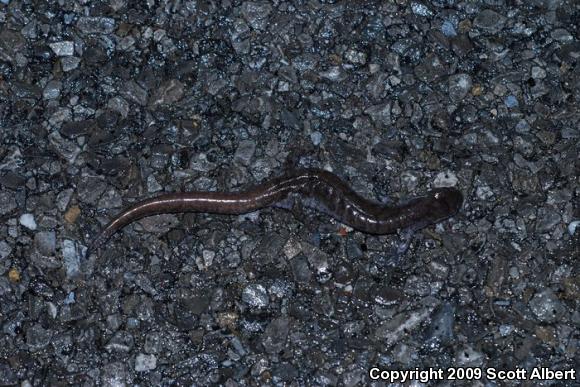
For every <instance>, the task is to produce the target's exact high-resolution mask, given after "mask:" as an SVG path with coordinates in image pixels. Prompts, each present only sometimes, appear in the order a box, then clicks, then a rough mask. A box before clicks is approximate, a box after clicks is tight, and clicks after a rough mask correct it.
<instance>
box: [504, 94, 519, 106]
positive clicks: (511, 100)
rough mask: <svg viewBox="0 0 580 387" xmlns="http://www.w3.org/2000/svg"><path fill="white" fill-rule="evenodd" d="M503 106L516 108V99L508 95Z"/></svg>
mask: <svg viewBox="0 0 580 387" xmlns="http://www.w3.org/2000/svg"><path fill="white" fill-rule="evenodd" d="M505 105H506V106H507V107H508V108H513V107H516V106H518V99H517V98H516V97H515V95H508V96H507V97H506V98H505Z"/></svg>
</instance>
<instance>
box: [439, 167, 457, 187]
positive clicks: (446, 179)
mask: <svg viewBox="0 0 580 387" xmlns="http://www.w3.org/2000/svg"><path fill="white" fill-rule="evenodd" d="M458 181H459V179H457V176H456V175H455V174H454V173H453V172H449V171H448V172H439V173H438V174H437V176H436V177H435V181H434V182H433V186H435V187H453V186H456V185H457V182H458Z"/></svg>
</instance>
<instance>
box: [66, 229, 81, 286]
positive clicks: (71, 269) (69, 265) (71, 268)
mask: <svg viewBox="0 0 580 387" xmlns="http://www.w3.org/2000/svg"><path fill="white" fill-rule="evenodd" d="M62 258H63V261H64V266H65V268H66V276H67V277H68V278H71V277H74V276H76V275H77V274H79V272H80V255H79V254H78V253H77V249H76V244H75V242H74V241H71V240H70V239H65V240H63V241H62Z"/></svg>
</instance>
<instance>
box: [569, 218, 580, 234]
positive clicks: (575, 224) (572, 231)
mask: <svg viewBox="0 0 580 387" xmlns="http://www.w3.org/2000/svg"><path fill="white" fill-rule="evenodd" d="M578 226H580V220H574V221H572V222H570V224H569V225H568V233H569V234H570V235H574V234H575V233H576V229H577V228H578Z"/></svg>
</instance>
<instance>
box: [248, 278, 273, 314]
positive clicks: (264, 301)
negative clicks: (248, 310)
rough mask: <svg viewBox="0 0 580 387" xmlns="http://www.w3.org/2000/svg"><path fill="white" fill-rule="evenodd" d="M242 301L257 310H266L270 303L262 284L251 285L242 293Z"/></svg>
mask: <svg viewBox="0 0 580 387" xmlns="http://www.w3.org/2000/svg"><path fill="white" fill-rule="evenodd" d="M242 301H244V302H245V303H246V304H248V306H250V307H252V308H256V309H260V308H265V307H267V306H268V304H269V302H270V298H269V297H268V292H267V291H266V288H265V287H264V286H262V285H260V284H250V285H248V286H246V287H245V288H244V290H243V292H242Z"/></svg>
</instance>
